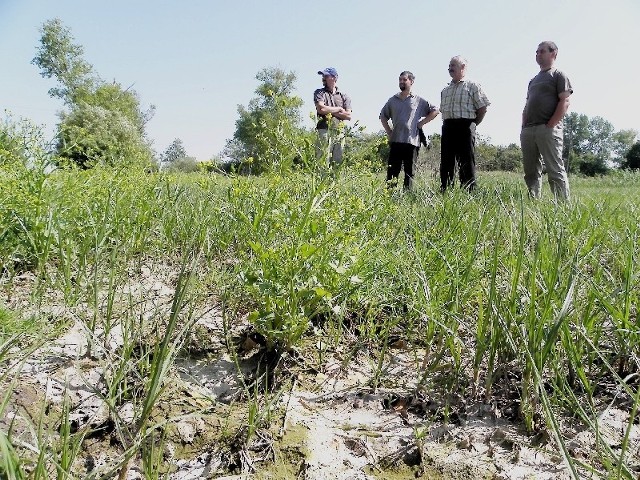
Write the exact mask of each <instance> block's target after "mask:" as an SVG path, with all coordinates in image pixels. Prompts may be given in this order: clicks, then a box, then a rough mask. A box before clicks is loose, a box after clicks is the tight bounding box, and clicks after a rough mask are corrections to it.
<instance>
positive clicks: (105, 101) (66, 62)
mask: <svg viewBox="0 0 640 480" xmlns="http://www.w3.org/2000/svg"><path fill="white" fill-rule="evenodd" d="M41 32H42V36H41V38H40V47H39V48H38V51H37V54H36V56H35V58H34V59H33V61H32V63H34V64H35V65H36V66H38V67H40V69H41V75H42V76H43V77H46V78H55V79H56V80H57V82H58V84H59V86H58V87H55V88H52V89H51V90H49V94H50V95H51V96H52V97H55V98H60V99H62V100H63V101H64V103H65V105H66V106H67V108H68V110H66V111H62V112H60V113H59V118H60V123H59V124H58V132H57V144H56V152H57V154H58V157H59V159H60V161H59V162H58V163H59V164H61V165H66V164H72V165H76V166H78V167H80V168H83V169H85V168H91V167H92V166H94V165H97V164H102V165H109V166H116V165H131V164H141V165H144V166H145V167H146V166H148V165H149V164H150V163H151V162H152V151H151V146H150V144H149V142H148V140H147V139H146V135H145V125H146V123H147V121H148V120H149V119H150V118H151V116H152V115H153V107H151V108H150V109H149V110H148V111H146V112H144V111H142V110H141V108H140V100H139V98H138V95H137V93H136V92H135V91H133V90H131V89H130V88H126V89H125V88H123V87H122V86H121V85H120V84H118V83H116V82H113V83H106V82H104V81H102V80H100V78H99V77H98V76H97V75H96V74H95V73H94V72H93V67H92V66H91V65H90V64H89V63H87V62H86V61H85V60H84V59H83V58H82V54H83V49H82V47H81V46H80V45H76V44H75V43H74V42H73V37H72V36H71V33H70V31H69V29H68V28H66V27H64V26H63V25H62V22H61V21H60V20H59V19H54V20H49V21H47V22H45V23H44V24H43V26H42V28H41Z"/></svg>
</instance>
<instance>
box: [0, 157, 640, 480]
mask: <svg viewBox="0 0 640 480" xmlns="http://www.w3.org/2000/svg"><path fill="white" fill-rule="evenodd" d="M480 180H481V185H480V188H479V189H478V190H477V191H476V192H474V193H473V194H468V193H466V192H464V191H459V190H455V191H451V192H448V193H447V194H446V195H441V194H440V193H439V192H437V187H436V184H435V180H433V179H428V178H422V179H421V181H419V182H418V185H417V187H416V189H415V190H414V191H412V192H409V193H402V192H399V191H398V192H391V193H390V192H387V191H386V190H385V189H384V186H383V182H382V180H381V179H380V178H379V177H377V176H375V175H369V174H363V173H360V172H356V171H351V170H344V171H341V172H338V173H336V174H334V175H325V176H323V175H311V174H295V173H290V174H287V175H286V176H278V175H268V176H263V177H259V178H255V177H227V176H218V175H205V174H175V175H168V174H160V173H144V172H131V171H117V170H111V169H101V168H96V169H93V170H91V171H86V172H77V171H74V172H54V173H51V174H47V173H45V172H44V171H42V170H39V169H37V168H31V169H29V168H26V169H25V168H14V169H8V168H7V169H3V170H0V272H1V275H2V276H1V277H0V288H2V297H0V298H1V299H0V402H1V403H0V412H1V413H2V414H1V415H0V477H2V478H11V479H13V478H34V479H45V478H58V479H71V478H96V479H97V478H119V479H125V478H131V479H133V478H145V479H154V478H172V479H187V478H238V479H239V478H256V479H266V478H274V479H275V478H287V479H289V478H291V479H295V478H306V479H322V478H327V479H332V478H335V479H342V478H344V479H347V478H353V479H371V478H385V479H389V478H415V477H418V476H421V477H422V478H447V479H465V478H496V479H500V478H502V479H515V478H523V479H524V478H536V479H547V478H548V479H558V478H611V479H613V478H616V479H618V478H621V479H622V478H624V479H632V478H638V475H639V474H640V455H639V448H640V430H639V427H638V422H639V417H638V407H639V406H640V382H639V378H638V373H639V368H638V367H639V354H640V347H639V343H638V339H639V338H640V327H639V325H638V319H637V310H638V292H639V288H638V287H639V283H640V280H639V273H638V267H637V264H638V255H639V253H640V251H639V248H640V247H639V246H638V236H639V231H638V218H639V217H640V197H639V196H638V191H639V188H640V176H638V175H634V174H629V173H618V174H614V175H609V176H607V177H603V178H594V179H582V178H575V177H572V178H571V179H570V181H571V187H572V198H571V200H570V201H569V202H566V203H556V202H554V201H553V199H552V198H550V194H549V191H548V189H547V190H545V192H544V193H545V196H544V198H543V199H542V200H540V201H532V200H530V199H528V198H527V196H526V192H525V189H524V185H523V181H522V178H521V177H520V176H519V175H516V174H488V173H483V174H481V177H480ZM545 180H546V179H545ZM225 476H226V477H225Z"/></svg>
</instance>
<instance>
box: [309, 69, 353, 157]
mask: <svg viewBox="0 0 640 480" xmlns="http://www.w3.org/2000/svg"><path fill="white" fill-rule="evenodd" d="M318 75H322V88H319V89H317V90H316V91H315V92H313V102H314V103H315V105H316V113H317V114H318V117H319V118H318V124H317V125H316V130H317V131H318V139H317V142H316V158H320V157H323V156H324V157H325V158H327V160H328V163H329V166H335V165H340V164H341V163H342V152H343V150H344V136H341V135H339V132H338V126H339V125H340V123H341V122H343V121H344V120H351V99H350V98H349V97H348V96H347V95H346V94H344V93H342V92H341V91H340V90H338V85H337V82H338V71H337V70H336V69H335V68H333V67H327V68H325V69H324V70H320V71H318ZM329 122H331V124H329ZM329 127H331V128H329Z"/></svg>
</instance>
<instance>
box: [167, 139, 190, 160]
mask: <svg viewBox="0 0 640 480" xmlns="http://www.w3.org/2000/svg"><path fill="white" fill-rule="evenodd" d="M186 156H187V151H186V150H185V149H184V145H183V144H182V140H180V139H179V138H176V139H175V140H174V141H173V142H171V145H169V146H168V147H167V149H166V150H165V151H164V152H162V154H161V155H160V163H161V164H162V165H163V166H168V165H170V164H172V163H174V162H176V161H178V160H180V159H181V158H185V157H186Z"/></svg>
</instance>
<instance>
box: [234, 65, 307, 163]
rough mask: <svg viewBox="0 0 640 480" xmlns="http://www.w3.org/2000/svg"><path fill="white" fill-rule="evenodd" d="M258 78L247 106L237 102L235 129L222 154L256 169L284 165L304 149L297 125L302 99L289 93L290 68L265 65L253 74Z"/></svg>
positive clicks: (300, 127)
mask: <svg viewBox="0 0 640 480" xmlns="http://www.w3.org/2000/svg"><path fill="white" fill-rule="evenodd" d="M256 79H257V80H258V81H259V82H261V83H260V85H259V86H258V88H256V91H255V93H256V97H254V98H253V99H252V100H251V101H250V102H249V105H248V106H247V107H244V106H243V105H239V106H238V115H239V117H240V118H238V120H236V130H235V132H234V134H233V138H232V139H230V140H228V141H227V146H226V148H225V151H224V155H225V156H227V157H230V158H231V159H233V160H235V161H236V162H247V163H251V168H252V171H253V172H255V173H259V172H262V171H266V170H272V169H275V168H283V167H284V168H286V167H287V166H289V165H291V164H292V163H293V162H294V160H295V159H296V158H299V157H300V156H301V155H302V152H303V151H304V149H305V136H304V135H303V132H304V129H303V128H302V126H301V114H300V107H301V106H302V103H303V102H302V99H300V98H299V97H297V96H294V95H293V90H294V84H295V80H296V76H295V74H294V73H293V72H289V73H286V72H285V71H284V70H282V69H280V68H275V67H269V68H265V69H263V70H261V71H260V72H258V74H257V75H256Z"/></svg>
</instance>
